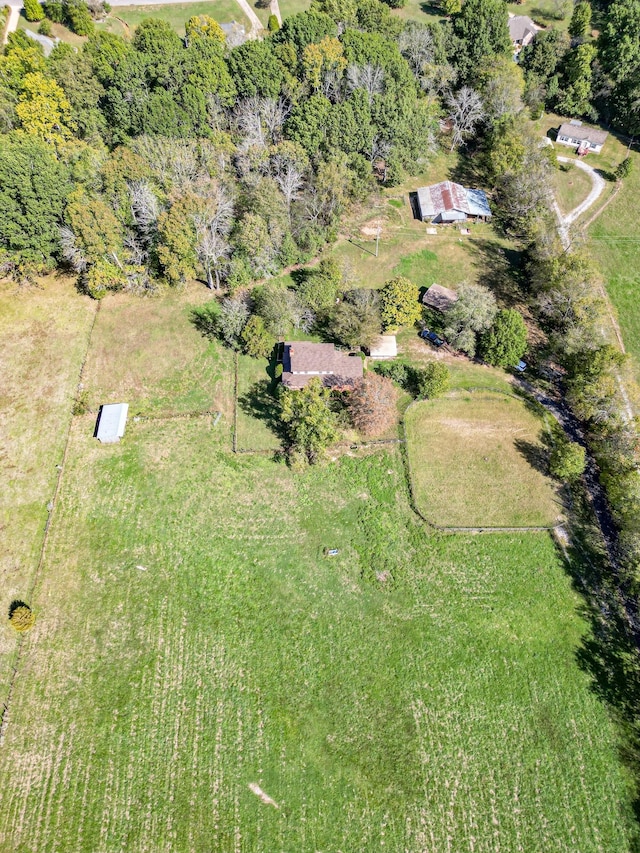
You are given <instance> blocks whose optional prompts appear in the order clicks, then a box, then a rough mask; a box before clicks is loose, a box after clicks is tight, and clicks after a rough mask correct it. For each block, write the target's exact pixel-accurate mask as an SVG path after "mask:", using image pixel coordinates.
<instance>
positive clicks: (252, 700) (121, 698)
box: [0, 285, 629, 853]
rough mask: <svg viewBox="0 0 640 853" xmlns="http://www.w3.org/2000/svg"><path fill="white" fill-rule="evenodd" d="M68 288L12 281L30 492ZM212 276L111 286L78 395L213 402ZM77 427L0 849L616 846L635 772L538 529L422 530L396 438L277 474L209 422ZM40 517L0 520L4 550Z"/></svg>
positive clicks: (0, 771) (71, 372)
mask: <svg viewBox="0 0 640 853" xmlns="http://www.w3.org/2000/svg"><path fill="white" fill-rule="evenodd" d="M65 287H66V289H65ZM65 287H62V289H61V290H59V291H55V290H52V291H51V292H50V293H48V294H47V299H45V298H44V295H43V293H41V292H40V291H35V292H27V293H25V294H23V295H20V294H18V295H16V294H13V293H7V294H6V295H7V302H6V305H7V312H6V315H5V316H7V317H8V318H9V322H7V324H6V326H5V327H4V330H3V345H4V346H3V350H2V351H3V357H4V358H5V359H6V358H8V357H9V354H10V353H11V352H13V356H12V359H13V360H9V361H8V362H7V365H6V366H7V367H8V368H9V369H12V366H13V367H14V368H15V366H16V365H17V366H18V367H19V368H20V370H19V372H17V373H15V379H14V384H13V385H12V386H11V400H13V401H14V403H13V405H14V412H15V414H14V415H13V417H14V418H15V424H16V429H18V428H21V429H22V430H24V431H26V432H27V433H28V434H29V435H30V436H31V438H30V441H29V443H28V445H29V452H30V458H32V459H36V460H42V464H43V465H44V466H45V468H47V469H48V468H49V466H50V470H51V477H49V478H48V479H47V481H46V483H44V485H39V483H40V480H39V477H40V472H39V468H40V466H38V467H36V466H35V465H31V466H30V465H29V463H28V461H27V460H26V459H25V458H23V457H21V456H16V457H15V460H16V461H15V464H16V465H17V466H18V465H19V471H20V473H21V476H23V478H24V483H23V485H22V488H23V491H24V492H25V493H26V491H27V489H28V488H29V487H30V485H31V486H32V487H33V489H34V490H35V494H36V496H38V495H41V496H40V497H39V498H38V501H39V505H40V506H42V505H43V504H44V502H45V501H46V500H48V498H49V497H50V494H51V490H50V489H51V485H52V479H53V476H54V475H55V469H54V465H53V463H54V462H55V461H57V460H58V459H59V450H55V453H54V451H53V450H52V449H51V447H52V441H51V436H53V437H54V443H55V442H57V443H58V445H61V443H62V441H63V440H64V437H65V434H66V425H67V423H68V419H69V412H70V406H71V399H72V396H73V390H74V377H75V378H77V371H78V370H79V363H80V361H81V359H82V348H83V347H82V344H84V345H86V339H87V333H88V326H89V323H90V320H91V316H92V310H93V309H94V308H95V304H94V303H90V302H89V301H88V300H86V299H84V298H81V297H78V296H76V295H75V294H74V293H73V292H72V290H71V288H70V286H69V285H66V286H65ZM206 298H208V294H206V293H205V292H203V291H200V290H198V289H195V288H194V289H189V290H187V291H185V292H184V293H181V294H180V293H178V294H176V293H167V294H164V295H163V296H160V297H158V298H157V299H152V300H135V299H133V298H131V297H125V296H117V297H108V298H107V299H106V300H105V301H104V302H103V303H102V306H101V308H100V311H99V313H98V316H97V320H96V326H95V328H94V331H93V336H92V343H91V347H90V350H89V354H88V358H87V367H86V370H85V373H84V377H83V379H84V385H85V389H86V391H87V394H88V399H89V401H90V402H91V403H92V404H93V403H94V402H95V401H98V400H103V399H109V400H115V399H120V397H121V396H122V395H125V396H126V397H128V398H129V399H130V401H132V402H133V404H134V406H133V410H132V412H135V411H137V410H140V411H143V412H148V413H150V414H155V415H158V416H160V415H163V414H171V413H172V412H175V410H179V411H181V410H182V411H187V410H188V409H190V408H191V407H192V406H193V405H195V404H196V403H197V404H198V405H205V404H207V403H208V401H210V400H211V399H212V398H213V399H215V400H216V403H215V405H217V406H219V407H220V408H221V409H222V410H224V411H226V409H225V406H226V405H228V403H225V402H224V401H225V400H227V401H228V399H229V389H230V385H231V379H232V376H233V373H232V371H231V370H229V367H230V365H229V361H230V355H229V359H228V360H227V354H225V353H224V352H223V351H219V350H218V349H217V347H216V345H213V344H208V343H207V342H206V340H204V339H202V338H201V337H200V336H199V333H198V332H197V330H196V329H195V328H194V327H193V325H192V323H191V322H190V316H191V315H190V308H191V306H193V305H197V304H199V302H200V301H202V300H204V299H206ZM47 300H48V301H47ZM27 308H28V311H27ZM26 316H33V317H35V318H39V319H38V320H37V321H29V322H31V323H35V326H34V328H31V327H30V325H29V323H27V322H26V321H25V319H24V318H25V317H26ZM21 318H22V319H21ZM171 318H173V319H171ZM38 323H39V324H40V326H42V324H44V329H45V331H46V330H47V329H49V333H48V334H49V337H47V335H46V334H45V335H42V334H40V336H39V337H38V336H37V335H36V332H37V331H38V328H40V326H38ZM35 327H38V328H35ZM54 333H55V334H54ZM7 341H9V343H10V346H9V347H7V345H6V342H7ZM34 344H36V346H34ZM70 356H71V357H70ZM74 359H75V360H74ZM203 359H204V360H203ZM206 359H211V360H212V365H211V368H210V370H209V371H208V370H207V367H206V364H205V361H206ZM198 366H199V367H200V368H202V369H201V370H200V369H198ZM471 367H472V366H470V367H469V369H471ZM250 368H251V369H250ZM262 370H263V367H262V368H260V366H259V363H258V362H251V363H245V362H242V361H241V366H240V377H241V378H242V381H243V382H245V383H246V384H247V385H248V386H249V387H250V386H251V384H252V381H253V378H252V377H253V374H252V371H253V372H254V373H255V377H254V378H257V379H258V380H261V381H262V379H263V374H262ZM480 370H481V369H480V368H478V371H480ZM258 371H260V375H258ZM218 374H220V375H219V378H218V379H215V377H216V376H218ZM486 376H487V378H488V379H489V378H492V377H493V379H494V380H495V381H498V379H497V372H495V377H494V372H489V373H487V374H486ZM34 377H35V382H34ZM200 378H201V380H200ZM200 381H202V383H203V389H202V396H198V394H200V392H199V391H197V386H198V384H199V382H200ZM36 388H37V389H38V390H40V389H44V388H48V389H49V392H50V397H51V399H54V400H56V401H57V402H56V409H55V413H54V414H55V417H54V415H53V414H52V415H51V416H47V417H49V421H45V423H49V424H50V427H49V429H43V428H42V427H41V424H42V421H38V425H37V428H36V418H35V415H36V412H35V410H34V409H32V408H30V404H29V403H28V401H29V400H30V399H39V397H38V396H37V394H36ZM172 395H175V396H176V400H177V401H176V403H175V406H172V405H170V403H171V397H172ZM501 399H502V398H501ZM442 402H448V401H442ZM514 404H515V405H516V406H520V404H519V403H515V402H514ZM37 405H42V404H41V403H38V404H37ZM429 405H431V404H420V407H428V406H429ZM492 405H493V409H492V413H493V414H492V416H495V409H496V404H495V403H493V404H492ZM420 407H414V408H413V409H412V410H411V411H412V412H415V411H419V410H420ZM474 409H475V405H474ZM523 411H524V410H523ZM525 415H528V413H526V412H524V415H523V414H522V413H519V414H518V423H519V424H520V423H523V418H524V416H525ZM247 417H250V415H249V414H247ZM531 418H532V421H531V427H530V429H529V430H528V431H526V430H525V432H524V433H523V436H524V437H525V438H526V439H527V440H531V441H534V440H535V430H534V428H533V424H534V423H535V418H533V416H531ZM94 423H95V415H94V414H86V415H79V416H77V417H75V418H74V419H73V421H72V426H71V433H70V441H69V449H68V453H67V457H66V463H65V467H64V471H63V474H62V480H61V489H60V492H59V497H58V500H57V502H56V505H55V509H54V511H53V516H52V523H51V526H50V535H49V540H48V544H47V549H46V552H45V560H44V563H43V566H42V571H41V574H40V581H39V584H38V587H37V589H36V592H35V594H34V595H33V597H32V598H31V604H32V605H33V607H34V609H35V612H36V614H37V622H36V626H35V628H34V629H33V630H32V631H31V632H30V633H29V634H27V635H25V639H24V645H23V654H22V657H21V660H20V664H19V668H18V674H17V677H16V679H15V682H14V687H13V693H12V697H11V702H10V708H9V711H8V714H7V717H6V725H5V727H4V732H3V734H4V743H3V750H2V752H1V753H0V791H1V792H2V793H0V801H1V803H2V807H1V808H0V848H2V849H6V850H21V849H23V850H34V851H35V850H37V851H38V853H47V851H54V850H71V849H83V850H91V851H95V853H99V851H111V850H114V849H126V850H128V851H132V853H135V851H143V850H154V851H155V850H168V849H172V850H194V851H209V850H212V849H215V850H225V851H226V850H229V851H247V853H254V851H261V850H263V851H265V853H266V851H273V850H280V849H283V850H284V849H286V850H300V851H308V850H309V851H310V850H327V851H329V850H340V849H342V850H358V851H363V853H364V852H365V851H372V853H373V851H379V850H380V849H381V848H382V847H385V848H387V849H389V850H406V851H407V852H408V853H423V851H425V850H433V851H434V853H435V851H438V853H439V851H441V850H443V849H446V847H447V846H449V847H450V849H452V850H455V851H460V853H464V851H472V850H473V851H475V853H478V851H480V853H482V851H487V852H488V851H495V850H496V849H498V848H500V849H502V850H517V849H518V848H519V847H521V846H522V844H523V843H525V842H524V840H525V839H526V845H527V848H528V849H535V850H552V849H553V850H566V851H573V850H580V851H581V853H590V851H594V853H595V851H598V850H602V849H605V850H607V851H608V853H616V851H621V853H622V851H624V850H626V849H627V848H628V842H629V835H628V831H629V830H628V827H629V824H628V822H627V821H628V820H629V816H628V812H627V806H626V803H627V799H626V798H627V788H626V785H627V781H626V778H625V775H624V773H623V771H622V769H621V767H620V765H619V763H618V756H617V747H616V740H615V734H614V731H613V729H612V726H611V723H610V722H609V720H608V717H607V714H606V711H605V709H604V707H603V706H602V705H601V704H600V702H599V701H598V699H597V698H596V697H595V695H594V694H593V693H592V692H591V691H590V690H589V682H588V676H587V675H586V674H585V673H583V672H581V671H580V670H579V668H578V666H577V664H576V660H575V653H576V650H577V648H578V646H579V644H580V638H581V636H582V635H583V633H584V631H585V630H586V626H585V624H584V623H583V622H582V621H581V620H580V618H579V617H578V615H577V607H578V605H579V601H578V599H577V597H576V595H575V593H573V592H572V590H571V584H570V579H569V577H568V576H567V575H566V574H565V572H564V571H563V566H562V563H561V562H560V559H559V556H558V552H557V551H556V549H555V546H554V545H553V543H552V541H551V539H550V538H548V537H547V536H546V535H544V534H542V535H539V534H538V535H535V534H533V535H527V534H522V535H519V536H511V535H497V536H490V535H488V536H485V537H466V536H444V537H443V536H439V535H433V533H431V532H430V531H429V530H428V528H427V527H426V526H425V525H424V524H423V523H422V522H420V521H419V520H418V519H417V517H416V516H415V515H414V514H413V513H412V511H411V510H410V507H409V502H408V495H407V486H406V478H405V469H404V466H403V463H402V459H401V456H400V454H399V453H398V452H397V451H395V450H394V451H391V452H377V453H374V454H369V455H362V454H356V455H353V452H351V454H347V455H344V456H342V458H341V459H340V460H339V461H338V462H336V463H334V464H331V465H327V466H324V467H318V468H315V469H311V470H309V471H307V472H306V473H304V474H293V473H292V472H291V471H290V470H289V469H287V468H286V466H284V465H283V464H278V463H275V462H273V461H271V459H269V458H268V457H267V456H260V455H258V456H255V455H254V456H244V455H233V454H232V453H230V451H229V432H228V431H227V430H226V429H221V428H219V427H214V425H213V423H212V419H211V418H208V417H207V418H201V417H196V418H179V417H178V418H174V417H169V418H163V417H158V418H157V419H144V418H143V419H140V420H136V419H135V417H134V416H133V415H132V417H130V419H129V423H128V425H127V432H126V435H125V438H124V440H123V441H122V442H121V443H120V444H117V445H112V446H102V445H99V444H98V443H97V442H96V441H95V439H94V438H93V437H92V436H93V426H94ZM526 423H527V424H528V422H526ZM29 431H30V432H29ZM26 446H27V445H26V444H25V447H26ZM484 452H485V454H486V451H484ZM491 452H493V451H491ZM527 471H528V468H527V466H526V465H525V464H524V463H523V464H522V466H521V468H520V469H519V473H520V475H522V476H527ZM494 474H495V470H492V476H494ZM528 483H529V486H530V487H531V486H539V484H540V480H536V481H535V483H534V481H533V480H531V479H530V480H528ZM543 486H544V489H546V488H547V486H546V484H544V483H543ZM544 489H541V490H542V491H543V490H544ZM513 495H516V492H515V491H514V492H513ZM520 499H522V500H524V498H522V496H520ZM538 499H539V498H537V497H535V496H534V495H533V493H530V494H528V495H526V500H527V501H528V502H529V506H530V507H532V508H535V507H536V506H537V503H536V501H537V500H538ZM531 511H533V510H531ZM40 513H41V515H40V522H39V525H36V526H35V527H34V528H33V530H32V531H31V532H29V531H27V532H28V536H24V534H23V537H22V538H18V539H15V538H14V539H11V538H10V537H9V538H7V539H5V544H6V546H7V548H10V549H11V550H12V558H13V560H14V561H15V562H16V564H20V565H21V566H23V567H24V566H26V565H27V564H28V563H29V560H30V559H31V557H32V555H33V554H34V553H35V552H36V551H37V550H38V549H39V547H40V544H41V542H42V526H41V522H42V520H43V517H44V516H43V513H42V511H41V510H40ZM2 533H3V535H6V530H3V531H2ZM327 548H338V550H339V553H338V555H337V556H336V557H332V558H327V557H324V556H323V554H324V551H325V549H327ZM22 589H23V587H20V588H19V590H18V591H19V592H20V594H21V595H22V594H24V593H23V592H22ZM7 600H8V599H7ZM5 603H6V602H5ZM9 630H10V629H9V628H8V627H5V628H3V639H6V638H7V637H9ZM3 674H4V675H6V670H5V673H3ZM269 798H271V799H269Z"/></svg>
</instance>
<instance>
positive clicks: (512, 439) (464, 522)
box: [405, 391, 562, 527]
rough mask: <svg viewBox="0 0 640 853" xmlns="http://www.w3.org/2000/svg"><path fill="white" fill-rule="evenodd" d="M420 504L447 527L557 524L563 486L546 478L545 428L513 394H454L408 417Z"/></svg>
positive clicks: (426, 513) (427, 514) (416, 408)
mask: <svg viewBox="0 0 640 853" xmlns="http://www.w3.org/2000/svg"><path fill="white" fill-rule="evenodd" d="M405 423H406V432H407V442H408V446H407V453H408V457H409V463H410V468H411V478H412V481H413V491H414V497H415V501H416V504H417V506H418V508H419V510H420V512H421V513H422V515H423V516H424V517H425V518H426V519H427V520H428V521H430V522H432V523H433V524H436V525H438V526H442V527H530V526H531V527H534V526H553V525H554V524H557V523H558V521H559V520H560V519H561V516H562V506H561V503H560V501H559V499H558V497H557V494H556V491H557V490H556V487H555V486H554V485H553V484H552V482H551V481H550V480H549V479H548V478H547V477H546V476H545V475H544V474H543V473H541V470H540V469H541V466H542V465H543V464H544V462H543V460H544V447H543V445H542V443H541V441H540V436H541V433H542V431H543V430H544V423H543V421H542V420H541V418H540V417H538V416H537V415H535V414H533V413H532V412H531V411H529V410H528V409H527V408H526V406H525V404H524V403H523V402H522V401H520V400H517V399H515V398H513V397H509V396H505V395H504V394H496V393H492V392H489V391H482V392H479V393H468V392H453V393H450V394H449V395H448V396H447V397H444V398H441V399H438V400H432V401H426V402H422V403H417V404H415V405H414V406H412V407H411V408H410V409H409V410H408V411H407V413H406V416H405Z"/></svg>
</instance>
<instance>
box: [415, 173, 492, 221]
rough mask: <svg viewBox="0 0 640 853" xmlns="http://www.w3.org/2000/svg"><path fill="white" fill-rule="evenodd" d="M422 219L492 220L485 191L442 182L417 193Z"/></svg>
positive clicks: (451, 182) (421, 188) (421, 189)
mask: <svg viewBox="0 0 640 853" xmlns="http://www.w3.org/2000/svg"><path fill="white" fill-rule="evenodd" d="M417 195H418V208H419V211H420V218H421V219H422V221H423V222H435V223H439V222H464V221H466V220H467V219H474V220H477V219H481V220H486V219H490V218H491V208H490V207H489V202H488V201H487V196H486V193H485V192H484V190H474V189H468V188H467V187H463V186H462V185H461V184H455V183H453V181H441V182H440V183H439V184H432V185H431V186H430V187H420V189H419V190H418V192H417Z"/></svg>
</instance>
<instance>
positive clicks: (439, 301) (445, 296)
mask: <svg viewBox="0 0 640 853" xmlns="http://www.w3.org/2000/svg"><path fill="white" fill-rule="evenodd" d="M457 301H458V294H457V293H456V292H455V290H450V289H449V288H448V287H443V286H442V285H441V284H432V285H431V287H429V288H428V289H427V292H426V293H425V294H424V296H423V297H422V304H423V305H426V306H427V308H435V310H436V311H446V310H447V309H448V308H451V306H452V305H455V304H456V302H457Z"/></svg>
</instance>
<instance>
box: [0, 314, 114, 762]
mask: <svg viewBox="0 0 640 853" xmlns="http://www.w3.org/2000/svg"><path fill="white" fill-rule="evenodd" d="M101 305H102V302H100V301H98V303H97V305H96V310H95V313H94V315H93V320H92V322H91V325H90V327H89V333H88V335H87V344H86V348H85V352H84V356H83V359H82V363H81V364H80V370H79V372H78V382H77V384H76V393H75V394H74V398H73V402H72V404H71V405H72V410H71V412H70V413H69V420H68V425H67V434H66V437H65V441H64V449H63V452H62V460H61V462H60V463H59V464H58V465H57V466H56V468H57V469H58V476H57V477H56V482H55V486H54V489H53V496H52V498H51V500H50V501H49V503H48V504H47V520H46V521H45V525H44V531H43V536H42V545H41V546H40V556H39V558H38V563H37V565H36V568H35V571H34V573H33V577H32V579H31V583H30V585H29V588H28V593H27V599H28V600H29V601H31V602H32V603H33V597H34V595H35V591H36V589H37V585H38V581H39V579H40V573H41V571H42V566H43V563H44V558H45V555H46V551H47V543H48V541H49V533H50V531H51V522H52V520H53V514H54V512H55V508H56V503H57V499H58V495H59V493H60V486H61V483H62V477H63V474H64V470H65V465H66V462H67V456H68V453H69V444H70V439H71V428H72V425H73V420H74V417H73V405H74V404H75V400H76V397H77V393H78V391H79V390H81V388H82V378H83V376H84V370H85V366H86V363H87V358H88V357H89V350H90V349H91V339H92V337H93V330H94V328H95V325H96V321H97V319H98V316H99V314H100V306H101ZM24 642H25V635H24V634H19V635H18V640H17V644H16V651H15V657H14V661H13V667H12V672H11V678H10V680H9V688H8V690H7V695H6V699H5V701H4V703H3V706H2V709H1V710H0V747H2V745H3V744H4V738H5V734H6V727H7V721H8V718H9V708H10V705H11V697H12V695H13V688H14V685H15V680H16V676H17V674H18V669H19V666H20V661H21V660H22V653H23V649H24Z"/></svg>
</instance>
